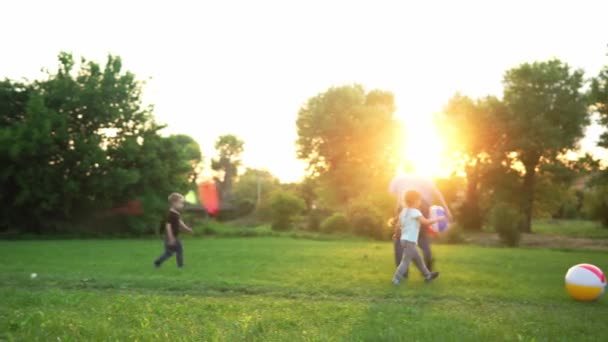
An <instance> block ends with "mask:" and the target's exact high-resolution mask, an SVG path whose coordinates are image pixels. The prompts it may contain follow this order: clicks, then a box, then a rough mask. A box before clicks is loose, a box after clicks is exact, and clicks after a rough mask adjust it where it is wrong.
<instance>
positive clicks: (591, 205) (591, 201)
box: [583, 185, 608, 228]
mask: <svg viewBox="0 0 608 342" xmlns="http://www.w3.org/2000/svg"><path fill="white" fill-rule="evenodd" d="M583 211H584V212H585V214H586V215H587V216H588V217H589V218H590V219H592V220H599V221H600V222H601V223H602V225H603V226H604V227H607V228H608V186H606V185H604V186H597V187H595V188H594V189H593V190H591V191H589V192H587V193H586V194H585V199H584V205H583Z"/></svg>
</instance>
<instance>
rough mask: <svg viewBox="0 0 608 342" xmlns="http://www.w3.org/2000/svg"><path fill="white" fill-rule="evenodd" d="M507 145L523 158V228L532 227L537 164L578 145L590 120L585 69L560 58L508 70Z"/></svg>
mask: <svg viewBox="0 0 608 342" xmlns="http://www.w3.org/2000/svg"><path fill="white" fill-rule="evenodd" d="M503 83H504V96H503V98H504V103H505V105H506V107H507V115H508V116H507V123H508V125H509V127H508V130H509V134H508V136H509V139H508V145H509V148H510V150H512V151H514V152H516V153H517V158H518V160H519V161H520V162H521V163H522V164H523V169H524V178H523V186H522V201H521V208H522V213H523V216H524V219H523V224H522V227H521V228H522V230H523V231H525V232H530V231H531V221H532V212H533V204H534V192H535V180H536V173H537V171H538V167H539V165H541V164H543V163H549V162H551V161H552V160H554V159H555V158H556V157H557V156H558V155H560V154H561V153H563V152H565V151H566V150H568V149H572V148H574V147H575V146H576V143H577V142H578V140H579V139H580V138H582V137H583V134H584V128H585V126H586V125H587V124H588V123H589V118H588V113H587V104H586V98H585V96H584V95H583V93H582V92H581V88H582V86H583V71H581V70H571V68H570V67H569V66H568V65H567V64H565V63H562V62H561V61H559V60H550V61H547V62H535V63H532V64H530V63H525V64H522V65H520V66H519V67H517V68H514V69H511V70H509V71H507V72H506V74H505V76H504V81H503Z"/></svg>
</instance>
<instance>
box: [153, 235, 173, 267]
mask: <svg viewBox="0 0 608 342" xmlns="http://www.w3.org/2000/svg"><path fill="white" fill-rule="evenodd" d="M172 255H173V249H172V248H171V247H169V245H168V244H167V242H166V241H165V252H164V253H163V254H161V256H159V257H158V259H156V260H155V261H154V265H156V266H160V265H161V264H162V263H163V262H165V260H167V259H169V258H170V257H171V256H172Z"/></svg>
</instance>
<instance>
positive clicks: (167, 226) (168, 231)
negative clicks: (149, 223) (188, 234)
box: [165, 223, 175, 246]
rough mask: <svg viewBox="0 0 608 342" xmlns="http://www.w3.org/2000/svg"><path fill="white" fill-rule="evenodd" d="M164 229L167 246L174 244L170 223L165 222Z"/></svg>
mask: <svg viewBox="0 0 608 342" xmlns="http://www.w3.org/2000/svg"><path fill="white" fill-rule="evenodd" d="M165 230H166V231H167V243H168V244H169V246H173V245H175V236H173V231H172V230H171V224H170V223H167V224H166V225H165Z"/></svg>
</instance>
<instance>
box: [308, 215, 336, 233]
mask: <svg viewBox="0 0 608 342" xmlns="http://www.w3.org/2000/svg"><path fill="white" fill-rule="evenodd" d="M329 216H331V211H329V210H323V209H312V210H311V211H310V212H309V213H308V216H307V217H306V230H308V231H311V232H318V231H319V230H321V223H322V222H323V221H324V220H325V219H326V218H328V217H329Z"/></svg>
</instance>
